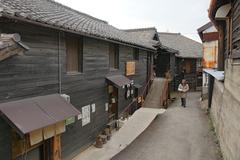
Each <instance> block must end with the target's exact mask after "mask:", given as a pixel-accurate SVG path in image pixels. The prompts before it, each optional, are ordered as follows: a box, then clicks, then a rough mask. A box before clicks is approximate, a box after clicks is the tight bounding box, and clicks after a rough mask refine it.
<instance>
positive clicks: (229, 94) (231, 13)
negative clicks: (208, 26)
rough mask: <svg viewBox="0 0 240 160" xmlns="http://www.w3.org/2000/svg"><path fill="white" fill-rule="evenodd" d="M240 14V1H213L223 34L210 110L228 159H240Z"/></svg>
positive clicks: (212, 9) (213, 13)
mask: <svg viewBox="0 0 240 160" xmlns="http://www.w3.org/2000/svg"><path fill="white" fill-rule="evenodd" d="M239 13H240V1H239V0H211V4H210V8H209V17H210V19H211V21H212V22H213V23H214V25H215V26H216V28H217V30H218V32H219V43H218V67H217V70H218V71H215V72H212V73H209V74H211V76H210V87H211V90H212V94H211V95H210V99H209V107H210V108H209V109H210V113H211V118H212V121H213V124H214V127H215V131H216V133H217V137H218V139H219V143H220V147H221V150H222V153H223V158H224V160H239V159H240V154H239V149H240V138H239V137H240V136H239V133H240V119H239V113H240V76H239V75H240V74H239V73H240V38H239V37H240V32H239V30H240V14H239ZM220 73H221V74H220Z"/></svg>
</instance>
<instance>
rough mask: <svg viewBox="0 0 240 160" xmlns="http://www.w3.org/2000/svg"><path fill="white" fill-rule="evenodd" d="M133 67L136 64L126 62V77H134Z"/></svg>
mask: <svg viewBox="0 0 240 160" xmlns="http://www.w3.org/2000/svg"><path fill="white" fill-rule="evenodd" d="M135 66H136V62H134V61H129V62H126V76H131V75H135V70H136V68H135Z"/></svg>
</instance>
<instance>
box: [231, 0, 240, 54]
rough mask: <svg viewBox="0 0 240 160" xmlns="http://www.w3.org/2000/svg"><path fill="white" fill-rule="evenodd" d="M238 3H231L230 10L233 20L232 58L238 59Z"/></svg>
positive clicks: (239, 41)
mask: <svg viewBox="0 0 240 160" xmlns="http://www.w3.org/2000/svg"><path fill="white" fill-rule="evenodd" d="M239 11H240V1H239V0H235V1H234V2H233V8H232V16H233V17H232V18H233V25H232V27H233V33H232V34H233V35H232V47H233V54H234V55H233V56H234V57H235V58H240V12H239Z"/></svg>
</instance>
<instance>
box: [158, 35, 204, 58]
mask: <svg viewBox="0 0 240 160" xmlns="http://www.w3.org/2000/svg"><path fill="white" fill-rule="evenodd" d="M158 35H159V39H160V41H161V43H162V44H163V45H164V46H167V47H169V48H172V49H174V50H177V51H178V54H177V55H176V56H177V57H182V58H201V57H202V44H201V43H199V42H196V41H194V40H192V39H190V38H187V37H185V36H183V35H181V34H180V33H167V32H160V33H158Z"/></svg>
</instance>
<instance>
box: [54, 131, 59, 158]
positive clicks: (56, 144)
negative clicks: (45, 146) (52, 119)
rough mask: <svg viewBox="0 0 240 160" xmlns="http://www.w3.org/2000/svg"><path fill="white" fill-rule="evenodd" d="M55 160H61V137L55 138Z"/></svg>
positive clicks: (56, 136)
mask: <svg viewBox="0 0 240 160" xmlns="http://www.w3.org/2000/svg"><path fill="white" fill-rule="evenodd" d="M53 160H61V136H60V135H55V136H54V137H53Z"/></svg>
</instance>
